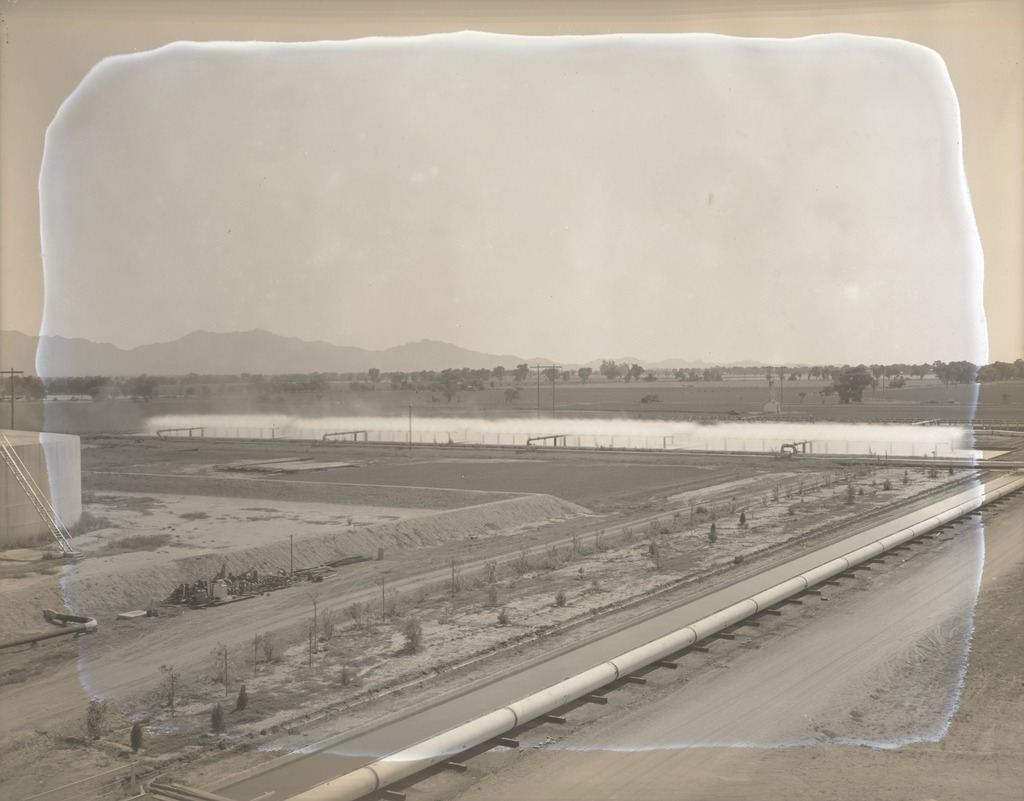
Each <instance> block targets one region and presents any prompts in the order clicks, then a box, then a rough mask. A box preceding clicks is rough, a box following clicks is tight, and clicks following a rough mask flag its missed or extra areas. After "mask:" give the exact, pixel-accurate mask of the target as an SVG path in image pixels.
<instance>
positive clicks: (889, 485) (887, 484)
mask: <svg viewBox="0 0 1024 801" xmlns="http://www.w3.org/2000/svg"><path fill="white" fill-rule="evenodd" d="M882 489H884V490H885V491H886V492H888V491H889V490H891V489H892V482H891V481H890V480H889V479H886V480H885V481H884V482H883V483H882Z"/></svg>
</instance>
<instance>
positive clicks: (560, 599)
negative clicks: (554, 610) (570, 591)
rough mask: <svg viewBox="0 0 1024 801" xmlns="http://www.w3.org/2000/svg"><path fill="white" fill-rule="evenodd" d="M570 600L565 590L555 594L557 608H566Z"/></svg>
mask: <svg viewBox="0 0 1024 801" xmlns="http://www.w3.org/2000/svg"><path fill="white" fill-rule="evenodd" d="M568 600H569V599H568V597H567V596H566V594H565V590H559V591H558V592H556V593H555V606H565V604H566V602H567V601H568Z"/></svg>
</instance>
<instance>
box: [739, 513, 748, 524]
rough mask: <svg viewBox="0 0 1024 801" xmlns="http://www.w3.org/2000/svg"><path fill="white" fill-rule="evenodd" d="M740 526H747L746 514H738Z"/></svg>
mask: <svg viewBox="0 0 1024 801" xmlns="http://www.w3.org/2000/svg"><path fill="white" fill-rule="evenodd" d="M740 525H741V526H745V525H747V513H746V512H740Z"/></svg>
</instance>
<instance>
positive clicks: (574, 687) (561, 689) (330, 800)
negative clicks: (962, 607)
mask: <svg viewBox="0 0 1024 801" xmlns="http://www.w3.org/2000/svg"><path fill="white" fill-rule="evenodd" d="M993 483H995V484H997V486H996V487H994V488H993V489H991V490H989V491H986V490H985V488H984V487H975V488H973V489H971V490H968V491H966V492H963V493H959V494H958V495H956V496H954V498H953V499H952V501H953V505H952V506H948V507H946V508H943V509H942V510H941V511H939V512H937V513H935V514H932V515H931V516H929V517H928V518H926V519H925V520H924V521H923V522H921V521H919V522H915V523H913V524H911V525H908V526H905V527H903V528H901V529H899V530H898V531H896V532H895V533H892V534H889V535H886V536H885V537H882V538H881V539H879V540H876V541H875V542H872V543H869V544H868V545H865V546H862V547H860V548H857V549H856V550H853V551H851V552H850V553H848V554H846V555H844V556H840V557H838V558H836V559H832V560H830V561H829V562H826V563H824V564H822V565H819V566H818V567H815V568H812V569H811V570H808V571H806V572H804V573H801V574H800V575H798V576H794V577H793V578H790V579H787V580H786V581H783V582H781V583H779V584H776V585H774V586H772V587H769V588H768V589H766V590H763V591H761V592H759V593H757V594H756V595H753V596H751V597H750V598H746V599H744V600H742V601H739V602H738V603H735V604H732V605H731V606H727V607H725V608H724V609H720V610H719V611H717V612H715V613H714V614H711V615H708V616H707V617H704V618H702V619H700V620H697V621H695V622H693V623H690V624H689V625H687V626H684V627H683V628H681V629H678V630H677V631H674V632H671V633H669V634H666V635H664V636H662V637H659V638H658V639H656V640H652V641H651V642H648V643H645V644H644V645H641V646H639V647H637V648H634V649H632V650H630V651H627V652H626V653H624V654H620V655H619V656H617V657H615V658H614V659H611V660H609V661H607V662H603V663H601V664H600V665H597V666H595V667H592V668H590V669H589V670H586V671H584V672H583V673H580V674H577V675H575V676H570V677H569V678H567V679H563V680H562V681H560V682H558V683H556V684H553V685H551V686H550V687H546V688H545V689H543V690H540V691H538V692H535V693H531V694H530V695H528V696H526V697H525V698H521V699H519V700H518V701H515V702H514V703H512V704H509V705H508V706H506V707H502V708H501V709H498V710H496V711H494V712H489V713H487V714H485V715H483V716H481V717H478V718H475V719H473V720H470V721H467V722H466V723H462V724H460V725H458V726H455V727H454V728H451V729H449V730H447V731H445V732H442V733H441V734H438V735H435V736H433V737H429V738H427V739H426V740H422V741H420V742H418V743H416V744H415V745H412V746H410V747H408V748H404V749H402V750H400V751H396V752H395V753H393V754H390V755H388V756H385V757H383V758H382V759H378V760H376V761H375V762H371V763H370V764H369V765H364V766H363V767H361V768H358V769H357V770H354V771H352V772H351V773H347V774H345V775H344V776H339V777H338V778H336V779H331V780H330V781H328V782H324V783H323V784H320V785H317V786H316V787H313V788H311V789H309V790H306V791H305V792H302V793H299V794H298V795H295V796H292V797H291V799H290V801H357V799H360V798H362V797H363V796H366V795H369V794H370V793H374V792H377V791H379V790H382V789H384V788H386V787H387V786H388V785H390V784H394V783H396V782H398V781H401V780H403V779H407V778H409V777H411V776H414V775H415V774H417V773H420V772H421V771H423V770H426V769H427V768H430V767H433V766H434V765H437V764H439V763H441V762H445V761H448V760H450V759H451V758H452V757H453V756H454V755H456V754H459V753H462V752H464V751H468V750H470V749H471V748H475V747H477V746H479V745H482V744H483V743H486V742H488V741H490V740H494V739H496V738H497V737H500V736H501V735H504V734H507V733H508V732H510V731H512V730H514V729H515V728H517V727H519V726H522V725H523V724H525V723H529V722H530V721H532V720H536V719H537V718H539V717H541V716H542V715H545V714H548V713H549V712H552V711H553V710H555V709H558V708H560V707H563V706H565V705H567V704H569V703H571V702H573V701H576V700H578V699H580V698H582V697H583V696H585V695H587V694H588V693H592V692H594V691H596V690H599V689H601V688H602V687H605V686H607V685H608V684H611V683H613V682H615V681H617V680H618V679H621V678H625V677H626V676H628V675H630V674H631V673H634V672H636V671H637V670H640V669H642V668H645V667H647V666H649V665H651V664H653V663H655V662H657V661H659V660H661V659H664V658H666V657H668V656H671V655H672V654H674V653H677V652H679V651H681V650H683V649H684V648H687V647H688V646H690V645H693V644H694V643H696V642H698V641H700V640H702V639H706V638H708V637H710V636H712V635H714V634H717V633H718V632H720V631H723V630H724V629H727V628H729V627H730V626H734V625H736V624H737V623H739V622H740V621H742V620H744V619H746V618H748V617H750V616H752V615H755V614H757V613H758V612H762V611H764V610H765V609H767V608H769V607H771V606H774V605H776V604H778V603H780V602H782V601H784V600H786V599H787V598H790V597H792V596H793V595H797V594H799V593H801V592H803V591H805V590H807V589H808V588H810V587H813V586H815V585H816V584H820V583H821V582H823V581H826V580H828V579H830V578H832V577H834V576H837V575H839V574H840V573H844V572H846V571H847V570H849V569H850V568H851V567H854V566H856V565H858V564H862V563H863V562H866V561H869V560H871V559H874V558H876V557H878V556H879V555H881V554H883V553H885V552H886V551H888V550H891V549H892V548H895V547H898V546H899V545H902V544H904V543H905V542H908V541H910V540H912V539H914V538H915V537H917V536H920V535H921V534H923V533H925V532H927V531H931V530H934V529H936V528H939V527H941V526H943V525H945V524H946V523H949V522H950V521H952V520H956V519H957V518H958V517H962V516H963V515H965V514H968V513H970V512H973V511H975V510H976V509H978V508H980V507H981V506H983V505H984V504H986V503H991V502H992V501H996V500H999V499H1000V498H1002V497H1005V496H1006V495H1009V494H1010V493H1012V492H1016V491H1017V490H1019V489H1021V488H1024V477H1014V478H1010V479H1009V480H1006V479H997V480H995V481H994V482H993ZM948 503H950V500H947V501H940V502H938V503H936V504H932V506H931V507H928V511H929V512H930V511H931V510H932V509H933V508H934V507H941V506H945V504H948ZM907 517H909V515H908V516H907ZM903 519H905V518H903Z"/></svg>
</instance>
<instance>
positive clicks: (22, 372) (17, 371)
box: [4, 369, 540, 431]
mask: <svg viewBox="0 0 1024 801" xmlns="http://www.w3.org/2000/svg"><path fill="white" fill-rule="evenodd" d="M4 372H5V373H7V374H8V375H10V377H11V431H13V430H14V376H16V375H24V374H25V371H24V370H13V369H12V370H4ZM537 381H538V382H540V373H537ZM537 386H538V387H539V386H540V384H539V383H538V385H537Z"/></svg>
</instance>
